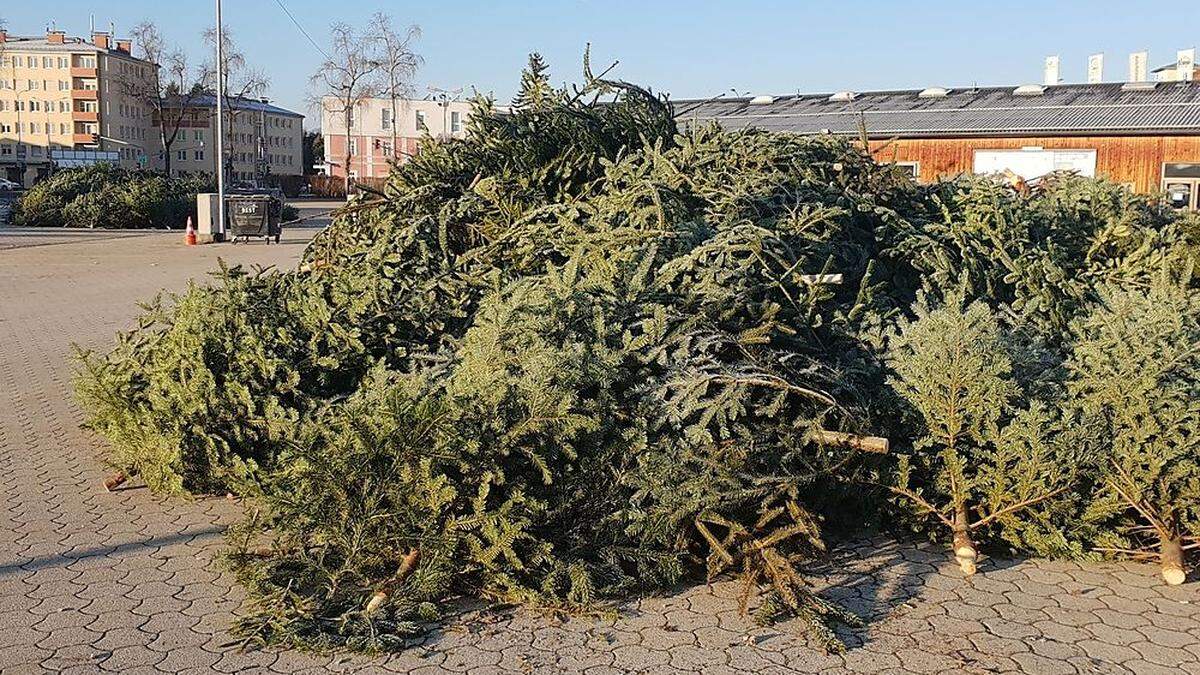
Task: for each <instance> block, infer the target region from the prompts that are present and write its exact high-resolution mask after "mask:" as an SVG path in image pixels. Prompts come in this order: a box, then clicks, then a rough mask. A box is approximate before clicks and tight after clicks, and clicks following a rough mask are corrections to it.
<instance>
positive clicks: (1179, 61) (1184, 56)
mask: <svg viewBox="0 0 1200 675" xmlns="http://www.w3.org/2000/svg"><path fill="white" fill-rule="evenodd" d="M1175 63H1176V65H1175V70H1176V72H1177V74H1178V79H1180V80H1183V81H1185V82H1190V81H1191V80H1192V75H1193V74H1194V73H1195V71H1196V50H1195V49H1194V48H1193V49H1180V50H1179V52H1178V53H1177V54H1176V56H1175Z"/></svg>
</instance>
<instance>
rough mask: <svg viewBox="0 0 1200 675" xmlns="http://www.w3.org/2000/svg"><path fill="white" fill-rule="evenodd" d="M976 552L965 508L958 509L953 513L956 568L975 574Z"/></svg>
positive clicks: (965, 572) (968, 574) (964, 572)
mask: <svg viewBox="0 0 1200 675" xmlns="http://www.w3.org/2000/svg"><path fill="white" fill-rule="evenodd" d="M977 557H978V553H977V552H976V550H975V542H973V541H971V528H970V525H969V524H968V520H967V510H966V508H960V509H958V512H957V513H955V514H954V559H955V560H956V561H958V568H959V569H960V570H962V573H963V574H964V575H966V576H971V575H972V574H975V559H976V558H977Z"/></svg>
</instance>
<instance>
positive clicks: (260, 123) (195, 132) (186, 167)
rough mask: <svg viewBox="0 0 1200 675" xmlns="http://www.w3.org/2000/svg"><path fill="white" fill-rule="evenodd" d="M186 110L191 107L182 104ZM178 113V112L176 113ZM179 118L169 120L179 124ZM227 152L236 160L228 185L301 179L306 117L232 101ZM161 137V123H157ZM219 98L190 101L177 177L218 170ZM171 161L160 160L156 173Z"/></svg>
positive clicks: (256, 102)
mask: <svg viewBox="0 0 1200 675" xmlns="http://www.w3.org/2000/svg"><path fill="white" fill-rule="evenodd" d="M180 105H185V104H184V102H183V101H180ZM176 110H178V108H176ZM176 115H177V113H173V114H171V115H169V116H168V119H172V120H173V119H176ZM225 123H226V129H225V152H226V153H227V154H228V156H229V157H230V162H229V164H228V165H227V168H228V169H229V170H230V173H229V175H228V176H227V177H226V178H227V180H231V181H252V180H254V179H255V178H256V177H258V176H263V175H274V176H299V175H301V174H303V173H304V161H303V152H302V147H303V144H304V140H303V139H304V115H301V114H300V113H296V112H292V111H290V110H285V109H284V108H280V107H278V106H274V105H271V104H270V103H269V102H267V101H266V100H263V99H251V98H232V97H231V98H229V99H227V102H226V111H225ZM152 124H153V126H154V127H155V129H154V135H155V137H156V138H157V137H158V129H157V127H158V120H157V119H154V120H152ZM216 138H217V99H216V96H214V95H211V94H204V95H201V96H196V97H193V98H192V99H190V100H188V101H187V102H186V111H185V113H184V115H183V118H182V120H181V122H180V129H179V135H178V136H177V137H176V140H175V143H174V144H173V145H172V146H171V174H172V175H175V176H185V175H195V174H199V173H210V174H215V173H216V171H217V163H216V162H217V159H216V155H217V145H216ZM165 164H166V162H165V161H164V160H163V158H162V157H161V156H159V155H156V157H155V163H154V166H155V168H158V169H162V168H165Z"/></svg>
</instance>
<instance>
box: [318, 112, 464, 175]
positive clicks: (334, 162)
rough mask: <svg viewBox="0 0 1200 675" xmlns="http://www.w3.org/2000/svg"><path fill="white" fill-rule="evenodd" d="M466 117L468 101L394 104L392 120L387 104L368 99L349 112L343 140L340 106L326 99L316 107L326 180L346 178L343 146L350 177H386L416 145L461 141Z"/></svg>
mask: <svg viewBox="0 0 1200 675" xmlns="http://www.w3.org/2000/svg"><path fill="white" fill-rule="evenodd" d="M470 111H471V104H470V102H469V101H442V100H433V99H422V100H414V99H405V100H401V101H398V102H397V103H396V114H395V119H393V118H392V101H391V100H390V99H386V98H372V99H367V100H365V101H363V102H361V103H360V104H359V105H358V106H356V107H355V108H354V111H353V115H352V116H351V123H350V134H349V136H347V134H346V118H345V115H344V114H343V113H342V104H341V102H340V101H339V100H338V99H337V98H336V97H332V96H329V97H326V98H325V99H324V100H322V102H321V133H322V135H323V136H324V139H325V162H326V170H327V172H328V173H329V175H331V176H343V177H344V176H345V175H346V166H345V163H346V144H347V142H348V143H349V144H350V155H351V157H350V167H349V169H350V176H351V177H353V178H378V177H383V176H387V174H388V171H389V169H390V167H391V162H392V161H396V162H398V163H403V162H404V161H406V159H407V158H408V157H411V156H412V155H413V153H415V152H416V151H417V146H418V145H419V144H420V142H421V139H423V138H429V137H431V136H432V137H436V138H461V137H463V136H464V135H465V134H466V125H467V115H468V114H470ZM393 139H395V144H394V145H393V142H392V141H393Z"/></svg>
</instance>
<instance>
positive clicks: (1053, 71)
mask: <svg viewBox="0 0 1200 675" xmlns="http://www.w3.org/2000/svg"><path fill="white" fill-rule="evenodd" d="M1058 70H1059V67H1058V57H1057V56H1047V57H1046V71H1045V73H1044V76H1043V80H1042V84H1044V85H1046V86H1047V87H1052V86H1054V85H1056V84H1058Z"/></svg>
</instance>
